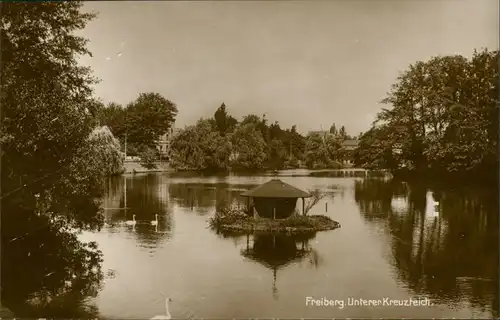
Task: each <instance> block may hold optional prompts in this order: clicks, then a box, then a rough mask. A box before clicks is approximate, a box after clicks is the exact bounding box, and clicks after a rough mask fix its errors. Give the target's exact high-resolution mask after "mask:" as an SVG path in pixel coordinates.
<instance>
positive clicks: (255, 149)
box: [232, 123, 267, 170]
mask: <svg viewBox="0 0 500 320" xmlns="http://www.w3.org/2000/svg"><path fill="white" fill-rule="evenodd" d="M257 125H258V124H255V123H247V124H242V125H240V126H239V127H237V128H236V130H235V132H234V134H233V136H232V145H233V149H232V150H233V153H232V157H233V158H232V166H233V167H234V168H236V169H242V170H261V169H263V168H264V162H265V160H266V157H267V153H266V147H267V146H266V142H265V140H264V138H263V137H262V134H261V132H260V131H259V130H258V128H257Z"/></svg>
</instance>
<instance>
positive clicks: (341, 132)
mask: <svg viewBox="0 0 500 320" xmlns="http://www.w3.org/2000/svg"><path fill="white" fill-rule="evenodd" d="M338 135H339V137H340V138H341V139H344V140H345V139H347V132H346V131H345V127H344V126H342V127H340V130H339V134H338Z"/></svg>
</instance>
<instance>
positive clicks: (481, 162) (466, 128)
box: [357, 50, 499, 176]
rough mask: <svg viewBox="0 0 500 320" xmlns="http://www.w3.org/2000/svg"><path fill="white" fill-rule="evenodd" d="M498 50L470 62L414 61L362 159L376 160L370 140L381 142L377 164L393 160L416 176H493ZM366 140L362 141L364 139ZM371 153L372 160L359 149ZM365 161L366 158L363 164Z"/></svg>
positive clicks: (476, 54) (475, 56)
mask: <svg viewBox="0 0 500 320" xmlns="http://www.w3.org/2000/svg"><path fill="white" fill-rule="evenodd" d="M497 61H498V51H488V50H484V51H482V52H477V51H475V52H474V54H473V57H472V59H470V60H468V59H467V58H465V57H462V56H459V55H454V56H440V57H433V58H431V59H430V60H428V61H426V62H422V61H419V62H416V63H415V64H412V65H410V67H409V68H408V69H407V70H406V71H405V72H403V73H402V74H401V75H400V76H399V77H398V79H397V83H396V84H394V85H393V87H392V89H391V91H390V92H389V93H388V96H387V98H386V99H384V100H383V102H384V103H386V104H388V105H390V106H391V108H390V109H383V110H382V111H381V112H380V113H379V114H378V115H377V120H376V122H375V123H374V128H376V129H373V130H372V131H371V133H370V134H369V135H366V136H365V135H364V137H365V140H366V141H365V143H361V145H363V144H364V147H363V146H361V145H360V149H359V150H358V151H359V152H358V156H357V158H358V161H362V162H363V161H365V160H367V158H371V159H373V158H374V154H373V152H374V151H375V149H374V148H370V147H368V142H367V141H369V140H370V139H375V140H377V141H379V142H380V144H379V146H383V147H381V148H379V151H378V152H380V153H381V154H380V155H379V156H378V159H385V160H384V161H381V162H379V163H378V165H382V164H383V165H384V166H389V167H398V166H395V165H394V163H392V164H388V163H387V161H388V159H389V156H388V154H389V151H388V150H389V148H391V149H394V148H395V147H397V148H396V149H398V150H399V151H400V152H398V154H397V155H395V156H394V157H393V158H394V160H395V161H397V162H398V163H399V167H400V166H401V165H403V166H404V167H406V169H408V170H410V171H413V172H421V173H424V172H433V173H437V174H454V175H462V176H463V175H469V176H474V175H475V174H478V173H481V174H480V175H476V176H491V172H495V168H496V165H494V163H495V161H497V159H498V154H497V142H496V140H497V139H496V135H497V132H498V105H499V104H498V103H499V101H498V97H499V95H498V83H497V79H498V75H499V74H498V64H497ZM362 140H363V139H362ZM363 149H364V150H371V151H369V152H371V153H372V155H371V156H368V157H366V156H365V155H362V154H361V150H363ZM361 158H365V160H360V159H361Z"/></svg>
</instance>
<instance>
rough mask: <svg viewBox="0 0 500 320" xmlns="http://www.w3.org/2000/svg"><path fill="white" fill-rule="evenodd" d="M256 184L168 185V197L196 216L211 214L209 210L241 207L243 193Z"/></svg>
mask: <svg viewBox="0 0 500 320" xmlns="http://www.w3.org/2000/svg"><path fill="white" fill-rule="evenodd" d="M256 186H257V185H256V184H241V185H234V184H228V183H225V182H214V183H171V184H169V185H168V192H169V194H170V197H171V198H172V199H173V200H174V201H175V202H176V204H177V205H179V206H180V207H184V208H190V209H191V210H192V211H195V212H196V213H197V214H200V215H205V214H208V213H211V212H212V211H211V209H212V208H213V207H215V208H216V209H221V208H223V207H226V206H228V205H235V206H236V207H238V206H240V207H243V206H244V205H245V201H246V199H245V198H242V197H241V196H240V194H241V193H242V192H243V191H246V190H248V189H251V188H254V187H256Z"/></svg>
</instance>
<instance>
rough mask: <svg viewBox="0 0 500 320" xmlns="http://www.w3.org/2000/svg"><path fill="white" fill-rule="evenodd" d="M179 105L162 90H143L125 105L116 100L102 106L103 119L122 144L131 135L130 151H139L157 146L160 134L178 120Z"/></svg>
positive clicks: (128, 148) (100, 113)
mask: <svg viewBox="0 0 500 320" xmlns="http://www.w3.org/2000/svg"><path fill="white" fill-rule="evenodd" d="M176 115H177V106H176V105H175V104H174V103H173V102H171V101H169V100H167V99H166V98H165V97H163V96H162V95H160V94H159V93H153V92H149V93H141V94H140V95H139V97H138V98H137V99H136V100H135V101H133V102H131V103H129V104H128V105H127V106H126V107H125V108H124V107H122V106H120V105H119V104H116V103H110V104H108V105H107V106H106V107H104V106H102V105H101V107H100V108H99V112H98V116H99V121H100V123H101V124H103V125H107V126H108V127H109V128H110V129H111V131H112V132H113V134H114V135H115V136H116V137H118V138H119V139H120V141H121V142H122V144H124V143H125V138H126V139H127V154H130V155H136V154H139V153H144V152H147V149H148V148H154V147H155V143H156V141H157V140H158V138H159V137H160V136H161V135H163V134H165V133H167V132H168V131H169V130H170V129H171V128H172V126H173V124H174V122H175V117H176Z"/></svg>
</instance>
